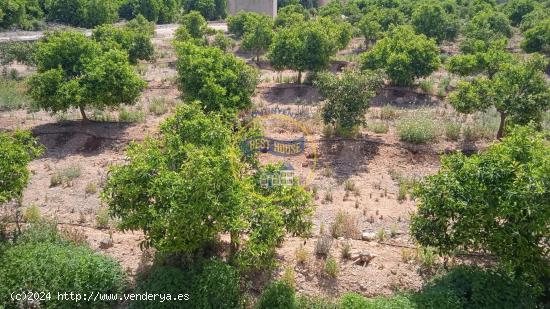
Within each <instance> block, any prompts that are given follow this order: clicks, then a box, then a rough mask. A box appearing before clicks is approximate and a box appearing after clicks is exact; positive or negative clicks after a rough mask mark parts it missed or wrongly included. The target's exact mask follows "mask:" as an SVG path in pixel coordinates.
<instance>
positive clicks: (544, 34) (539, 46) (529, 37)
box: [521, 17, 550, 54]
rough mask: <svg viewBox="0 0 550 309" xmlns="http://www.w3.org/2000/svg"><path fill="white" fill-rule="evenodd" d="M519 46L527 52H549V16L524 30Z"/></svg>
mask: <svg viewBox="0 0 550 309" xmlns="http://www.w3.org/2000/svg"><path fill="white" fill-rule="evenodd" d="M524 37H525V39H524V40H523V41H522V42H521V48H522V49H523V50H524V51H526V52H528V53H533V52H542V53H545V54H550V17H548V18H546V19H544V20H541V21H540V22H539V23H537V24H536V25H535V26H534V27H533V28H531V29H529V30H527V31H525V33H524Z"/></svg>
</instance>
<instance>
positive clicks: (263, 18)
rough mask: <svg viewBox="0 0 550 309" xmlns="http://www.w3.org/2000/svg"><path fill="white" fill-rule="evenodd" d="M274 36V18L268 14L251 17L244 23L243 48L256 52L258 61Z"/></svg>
mask: <svg viewBox="0 0 550 309" xmlns="http://www.w3.org/2000/svg"><path fill="white" fill-rule="evenodd" d="M272 37H273V19H272V18H271V17H269V16H267V15H258V16H257V17H256V18H253V19H249V20H247V21H246V22H245V25H244V35H243V41H242V45H241V46H242V48H243V49H244V50H248V51H251V52H253V53H254V55H255V56H256V62H259V61H260V55H261V54H263V53H264V52H265V51H266V50H267V49H268V48H269V45H271V39H272Z"/></svg>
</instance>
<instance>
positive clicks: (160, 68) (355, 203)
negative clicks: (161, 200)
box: [0, 31, 486, 297]
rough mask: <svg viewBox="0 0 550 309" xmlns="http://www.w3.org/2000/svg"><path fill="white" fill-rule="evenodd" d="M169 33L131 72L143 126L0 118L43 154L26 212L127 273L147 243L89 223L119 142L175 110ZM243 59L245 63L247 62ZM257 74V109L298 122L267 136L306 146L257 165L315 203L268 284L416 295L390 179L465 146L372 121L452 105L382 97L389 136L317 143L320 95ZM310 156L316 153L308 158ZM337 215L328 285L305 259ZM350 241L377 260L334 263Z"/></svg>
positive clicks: (119, 157)
mask: <svg viewBox="0 0 550 309" xmlns="http://www.w3.org/2000/svg"><path fill="white" fill-rule="evenodd" d="M165 32H166V31H161V33H160V34H158V32H157V36H156V37H155V39H154V43H155V45H156V47H157V53H158V55H159V58H158V59H157V60H156V61H155V62H154V63H142V64H140V65H139V68H138V69H139V71H140V73H141V74H142V76H143V77H144V79H145V80H146V81H147V82H148V83H149V87H148V89H147V90H146V91H145V92H144V94H143V96H142V98H141V99H140V102H139V103H138V104H137V106H135V107H131V108H129V109H130V110H133V111H141V112H143V113H144V114H145V119H144V121H141V122H135V123H120V122H116V121H104V122H89V123H81V122H80V121H79V114H78V112H77V111H70V112H69V113H67V114H65V115H62V116H59V115H58V116H52V115H49V114H48V113H46V112H43V111H39V112H27V111H24V110H18V111H13V112H0V130H1V129H15V128H25V129H30V130H32V131H33V133H34V134H35V135H36V136H38V137H39V139H40V141H41V142H42V143H43V144H44V145H45V146H46V149H47V150H46V152H45V154H44V155H43V156H42V157H41V158H39V159H37V160H35V161H33V162H32V163H31V164H30V169H31V171H32V177H31V179H30V183H29V185H28V188H27V189H26V190H25V193H24V197H23V205H24V206H25V207H27V206H31V205H35V206H38V207H39V209H40V211H41V214H42V216H44V217H49V218H54V219H56V220H57V221H58V222H59V224H60V226H62V227H63V228H65V229H71V230H73V232H74V231H80V232H81V233H83V234H84V235H85V236H86V237H87V241H88V243H89V244H90V246H91V247H92V248H94V249H96V250H97V251H100V252H103V253H105V254H108V255H110V256H113V257H114V258H115V259H117V260H118V261H119V262H120V263H121V264H122V265H123V267H124V268H125V269H126V270H127V271H128V273H129V274H130V275H131V276H134V275H135V274H136V272H137V271H138V270H139V269H140V268H141V267H143V266H144V265H145V264H147V263H149V262H150V255H148V254H146V253H142V251H141V250H140V247H139V243H140V241H142V240H143V235H142V234H141V233H140V232H138V231H135V232H120V231H117V230H115V229H114V228H102V229H100V228H97V226H96V225H97V224H96V215H97V214H98V213H100V212H101V211H102V209H103V208H104V207H105V205H102V203H101V200H100V198H99V194H100V193H99V192H100V191H101V190H100V189H101V186H102V184H103V183H104V181H105V179H106V176H107V171H108V167H109V166H110V165H112V164H120V163H123V162H124V155H125V149H126V147H127V145H128V144H129V143H131V142H132V141H137V142H139V141H140V140H143V139H144V138H145V137H146V136H154V135H155V134H156V133H157V131H158V126H159V123H161V122H162V120H163V119H165V118H166V117H167V116H168V115H169V114H170V111H171V110H173V108H174V106H175V105H177V104H180V103H178V102H179V99H178V98H179V96H180V93H179V91H178V90H177V88H176V85H175V78H176V71H175V67H174V66H175V60H176V59H175V56H174V51H173V50H172V48H171V44H170V35H169V34H167V33H165ZM360 46H361V42H360V40H359V41H358V40H356V41H354V43H353V44H352V47H351V48H350V50H347V51H344V52H342V53H341V54H340V55H339V56H345V55H346V54H353V53H354V52H355V51H357V50H358V49H360ZM248 61H249V63H253V62H252V61H250V59H248ZM346 65H349V63H346V62H345V61H335V62H334V64H333V66H332V69H333V71H337V70H339V69H341V68H342V67H343V66H346ZM18 69H19V70H20V71H21V72H22V73H23V74H25V73H26V74H28V73H29V72H28V71H26V69H25V68H22V67H18ZM260 72H261V75H262V77H261V80H262V82H261V83H260V85H259V86H258V89H257V92H256V94H255V96H254V104H255V108H256V109H261V108H275V107H277V108H280V109H287V110H290V111H293V112H295V113H296V114H298V116H296V117H295V118H296V119H295V120H297V121H298V124H296V122H292V121H290V122H287V123H286V124H284V125H282V124H280V123H279V124H277V123H275V124H270V123H269V121H267V122H266V123H265V125H266V133H267V134H268V135H270V136H272V137H277V138H289V137H293V136H296V135H300V134H302V135H303V136H305V138H306V141H307V142H306V150H305V152H304V153H302V154H300V155H298V156H295V157H289V158H281V157H274V156H270V155H262V158H261V160H262V161H263V162H275V161H281V160H282V161H286V162H288V163H290V164H292V166H293V167H294V168H295V173H296V176H299V177H300V178H301V179H303V180H304V182H305V185H307V186H308V187H309V188H310V189H311V190H312V191H313V192H315V195H316V198H315V207H316V210H315V214H314V217H313V222H314V231H313V237H312V238H309V239H301V238H293V237H288V238H287V239H286V240H285V242H284V243H283V245H282V246H281V247H280V248H279V249H278V254H279V259H280V262H281V266H280V268H279V270H278V271H277V272H276V276H280V275H282V274H283V273H284V272H285V270H286V269H289V268H290V269H293V270H294V272H295V277H296V288H297V290H298V291H299V292H301V293H306V294H310V295H323V296H329V297H331V296H336V295H340V294H342V293H343V292H347V291H356V292H359V293H361V294H364V295H366V296H375V295H389V294H392V293H394V292H395V291H397V290H406V289H418V288H420V287H421V286H422V284H423V282H424V280H425V277H424V276H423V275H422V272H421V267H420V264H419V263H417V262H415V261H409V260H407V258H406V256H405V254H406V252H407V251H406V250H409V249H408V248H409V247H410V248H414V243H413V242H412V241H411V239H410V236H409V232H408V226H409V220H410V214H411V213H412V212H413V211H414V210H415V202H414V201H413V200H411V199H410V197H408V198H405V200H401V201H399V200H398V191H399V187H398V184H397V182H396V181H395V180H394V179H392V176H394V177H395V175H402V176H403V177H409V178H419V177H421V176H424V175H428V174H432V173H434V172H436V171H437V169H438V167H439V159H440V155H441V154H442V153H445V152H449V151H453V150H461V149H464V147H465V145H463V144H461V143H458V142H449V141H446V140H445V138H444V137H442V136H441V137H440V138H439V141H438V142H437V143H434V144H431V145H427V146H412V145H407V144H404V143H402V142H400V141H399V139H398V136H397V133H396V130H395V125H394V121H393V120H386V119H385V120H382V119H380V113H381V109H382V108H383V106H385V105H386V104H392V105H394V106H396V107H397V109H398V110H399V112H400V113H403V114H406V113H409V112H413V111H416V110H420V109H421V110H424V111H428V112H430V113H431V115H433V117H435V118H437V119H439V118H442V117H446V115H450V114H451V113H452V111H451V110H450V108H449V107H448V106H447V105H446V104H445V103H444V102H442V101H441V100H440V99H439V98H438V97H436V96H433V95H428V94H424V93H420V92H415V91H410V90H406V89H386V90H384V91H382V92H381V93H380V94H379V96H377V97H376V98H375V99H374V100H373V102H372V107H371V108H370V109H369V112H368V115H367V119H368V120H369V121H381V122H384V123H387V124H388V125H389V131H388V132H387V133H381V134H375V133H372V132H371V131H369V130H367V129H363V130H362V131H361V132H358V134H357V136H355V137H353V138H348V139H338V138H329V137H326V136H325V135H324V134H323V129H322V121H321V120H320V115H319V105H320V104H321V101H320V100H321V98H320V96H319V94H318V92H317V90H316V89H315V88H314V87H312V86H309V85H294V84H286V83H283V82H277V79H279V80H283V77H285V76H286V78H287V82H288V80H289V79H292V78H294V77H295V72H290V71H284V72H274V71H273V70H271V69H270V68H269V65H268V64H265V63H264V64H262V65H261V69H260ZM443 73H444V72H437V73H435V74H434V79H435V80H439V79H440V76H441V74H443ZM438 74H439V77H438ZM278 76H279V77H278ZM438 78H439V79H438ZM155 100H163V101H164V102H165V104H166V105H167V106H168V111H167V112H166V113H161V114H158V115H157V114H156V113H153V112H151V109H150V105H151V104H152V103H151V102H154V101H155ZM410 102H415V104H412V105H411V104H410ZM89 113H93V112H92V111H89ZM104 115H107V116H105V117H108V119H110V120H116V115H117V111H108V112H107V113H105V114H104ZM435 118H434V119H435ZM264 122H265V120H264ZM289 123H290V124H289ZM484 144H486V141H483V140H482V141H479V142H477V143H473V144H471V145H468V147H470V148H472V147H473V149H474V150H475V149H478V148H482V147H483V145H484ZM313 153H316V155H315V156H312V154H313ZM71 166H73V167H74V166H76V167H78V168H79V169H80V176H78V177H77V178H75V179H74V180H72V181H70V182H69V183H66V184H64V185H59V186H51V178H52V175H54V174H55V173H56V172H57V171H59V170H61V169H63V168H67V167H71ZM351 182H353V184H354V186H355V188H356V189H354V190H353V192H348V191H349V190H348V191H346V189H345V186H346V185H345V184H346V183H347V184H348V185H349V183H351ZM94 185H95V186H97V187H98V188H99V189H98V190H97V191H96V192H93V190H90V189H89V188H90V187H92V186H94ZM346 192H347V193H346ZM329 197H330V198H329ZM340 211H342V212H343V213H346V214H348V215H349V216H350V217H351V218H352V221H353V222H354V224H356V228H355V231H357V232H358V234H356V236H355V237H353V238H354V239H343V238H340V239H335V240H334V242H333V245H332V249H331V253H332V256H334V257H335V258H336V259H337V260H338V263H339V273H338V276H337V277H336V278H327V276H325V275H323V274H322V273H323V272H322V268H323V261H322V259H317V258H316V257H315V256H314V254H313V251H314V246H315V243H316V241H317V237H318V236H319V235H320V233H321V230H324V231H325V232H326V231H329V229H330V227H331V225H332V224H333V222H334V220H335V218H336V217H337V214H338V213H339V212H340ZM381 230H384V231H385V234H386V235H388V236H387V239H385V240H382V241H378V240H370V241H365V240H361V233H362V232H371V233H373V234H376V233H380V231H381ZM110 233H112V238H113V240H114V246H113V247H111V248H109V249H106V250H104V249H99V242H100V241H101V240H102V239H104V238H108V237H109V234H110ZM346 243H347V244H349V245H350V246H351V252H352V257H353V256H356V255H357V254H359V253H365V252H368V253H370V254H373V255H375V258H374V259H373V260H372V261H371V262H370V263H369V264H368V265H365V266H364V265H359V264H356V263H353V261H352V260H348V259H343V258H341V250H342V247H343V246H346ZM297 250H301V251H303V252H306V254H305V256H306V258H305V260H301V261H297V253H296V252H297ZM404 250H405V251H404Z"/></svg>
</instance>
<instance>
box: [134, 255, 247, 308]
mask: <svg viewBox="0 0 550 309" xmlns="http://www.w3.org/2000/svg"><path fill="white" fill-rule="evenodd" d="M135 292H136V293H145V292H148V293H163V294H164V293H171V294H173V295H175V294H188V296H189V299H188V300H186V301H177V302H174V301H172V302H160V301H159V300H157V301H134V302H132V303H131V304H130V308H240V307H241V306H242V297H241V292H240V290H239V276H238V273H237V270H236V269H235V268H233V267H232V266H230V265H229V264H227V263H225V262H222V261H220V260H217V259H212V260H210V261H207V262H204V263H203V264H200V263H199V265H198V266H196V267H193V268H191V269H185V270H182V269H180V268H176V267H171V266H154V267H153V268H152V269H151V270H149V271H148V272H146V273H144V274H142V275H140V276H139V280H138V285H137V287H136V289H135Z"/></svg>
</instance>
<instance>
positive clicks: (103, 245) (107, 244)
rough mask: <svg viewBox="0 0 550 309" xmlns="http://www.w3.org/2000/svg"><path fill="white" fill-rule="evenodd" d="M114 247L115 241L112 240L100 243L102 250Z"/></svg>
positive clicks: (107, 239) (105, 239)
mask: <svg viewBox="0 0 550 309" xmlns="http://www.w3.org/2000/svg"><path fill="white" fill-rule="evenodd" d="M112 246H113V240H112V239H111V238H103V239H102V240H101V241H100V242H99V248H101V249H109V248H111V247H112Z"/></svg>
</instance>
